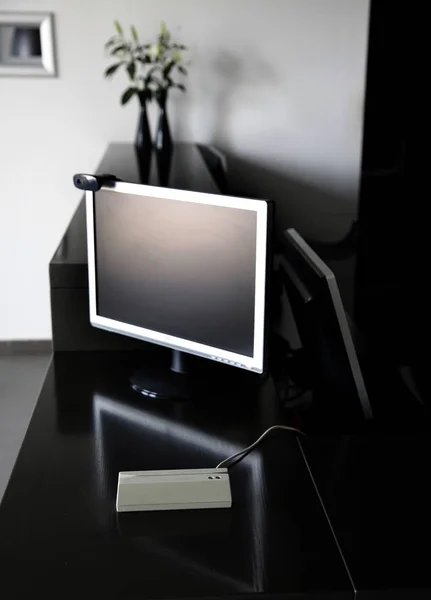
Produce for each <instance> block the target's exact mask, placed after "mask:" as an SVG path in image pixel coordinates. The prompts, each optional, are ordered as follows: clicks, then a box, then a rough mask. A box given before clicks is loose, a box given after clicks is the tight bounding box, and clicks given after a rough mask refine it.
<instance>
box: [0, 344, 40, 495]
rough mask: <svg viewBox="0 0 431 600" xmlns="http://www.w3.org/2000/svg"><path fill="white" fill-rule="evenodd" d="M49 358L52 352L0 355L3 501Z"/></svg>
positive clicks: (0, 480)
mask: <svg viewBox="0 0 431 600" xmlns="http://www.w3.org/2000/svg"><path fill="white" fill-rule="evenodd" d="M50 360H51V355H33V356H26V355H16V356H0V501H1V499H2V497H3V493H4V491H5V489H6V486H7V482H8V481H9V477H10V474H11V472H12V469H13V466H14V464H15V461H16V458H17V456H18V452H19V449H20V448H21V444H22V441H23V439H24V435H25V433H26V431H27V427H28V425H29V423H30V418H31V415H32V413H33V409H34V407H35V404H36V400H37V398H38V396H39V392H40V388H41V386H42V383H43V380H44V378H45V373H46V370H47V368H48V365H49V362H50Z"/></svg>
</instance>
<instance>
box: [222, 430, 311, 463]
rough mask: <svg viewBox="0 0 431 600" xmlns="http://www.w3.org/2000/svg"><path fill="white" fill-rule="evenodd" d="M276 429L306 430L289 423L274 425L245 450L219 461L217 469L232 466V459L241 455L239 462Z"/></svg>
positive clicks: (295, 431) (300, 432)
mask: <svg viewBox="0 0 431 600" xmlns="http://www.w3.org/2000/svg"><path fill="white" fill-rule="evenodd" d="M275 429H284V430H285V431H291V432H293V433H299V434H300V435H305V434H304V432H302V431H301V430H300V429H296V427H288V426H287V425H273V426H272V427H270V428H269V429H267V430H266V431H265V433H262V435H261V436H260V438H258V439H257V440H256V441H255V442H254V443H253V444H251V446H248V447H247V448H244V450H241V452H237V453H236V454H232V456H229V457H228V458H225V459H224V460H222V461H221V463H219V464H218V465H217V466H216V469H221V468H222V467H227V468H229V466H232V465H229V463H230V462H231V461H233V460H235V459H236V458H239V457H241V458H239V460H237V461H236V462H239V461H240V460H242V459H243V458H245V457H246V456H247V454H248V453H249V452H251V451H252V450H254V449H255V448H256V446H257V445H258V444H260V442H261V441H262V440H263V439H264V438H265V437H266V436H267V435H268V433H270V432H271V431H274V430H275Z"/></svg>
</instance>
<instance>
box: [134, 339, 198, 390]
mask: <svg viewBox="0 0 431 600" xmlns="http://www.w3.org/2000/svg"><path fill="white" fill-rule="evenodd" d="M187 359H188V355H187V354H185V353H184V352H180V351H179V350H172V359H171V368H170V369H168V368H161V367H158V368H157V367H156V368H155V367H148V369H145V368H142V369H140V370H139V371H137V372H136V373H134V375H132V377H131V378H130V385H131V386H132V388H133V389H134V390H135V391H136V392H139V393H140V394H142V395H143V396H148V397H150V398H160V399H165V400H188V399H190V397H191V395H192V394H191V378H190V376H189V374H188V372H187V362H188V360H187Z"/></svg>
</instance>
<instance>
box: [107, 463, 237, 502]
mask: <svg viewBox="0 0 431 600" xmlns="http://www.w3.org/2000/svg"><path fill="white" fill-rule="evenodd" d="M231 506H232V496H231V492H230V481H229V474H228V472H227V469H184V470H173V471H126V472H123V473H119V475H118V488H117V512H134V511H150V510H186V509H196V508H230V507H231Z"/></svg>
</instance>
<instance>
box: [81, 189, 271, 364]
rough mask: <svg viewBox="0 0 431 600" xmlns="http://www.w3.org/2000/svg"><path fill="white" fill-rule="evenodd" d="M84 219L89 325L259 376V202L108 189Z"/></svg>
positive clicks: (262, 217) (263, 237) (94, 196)
mask: <svg viewBox="0 0 431 600" xmlns="http://www.w3.org/2000/svg"><path fill="white" fill-rule="evenodd" d="M87 220H88V249H89V276H90V277H89V279H90V319H91V322H92V324H93V325H95V326H97V327H102V328H105V329H109V330H111V331H116V332H119V333H123V334H125V335H130V336H132V337H137V338H139V339H143V340H146V341H150V342H155V343H158V344H161V345H164V346H168V347H171V348H173V349H179V350H184V351H187V352H191V353H193V354H198V355H200V356H204V357H207V358H210V359H213V360H218V361H221V362H225V363H228V364H231V365H233V366H237V367H240V368H245V369H249V370H253V371H257V372H262V370H263V343H264V331H263V329H264V308H265V278H266V253H267V222H268V219H267V203H266V202H263V201H259V200H248V199H241V198H230V197H226V196H217V195H212V194H200V193H196V192H185V191H179V190H170V189H163V188H155V187H150V186H140V185H135V184H125V183H116V184H115V187H114V188H102V189H101V190H100V191H98V192H96V193H93V192H87Z"/></svg>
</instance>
